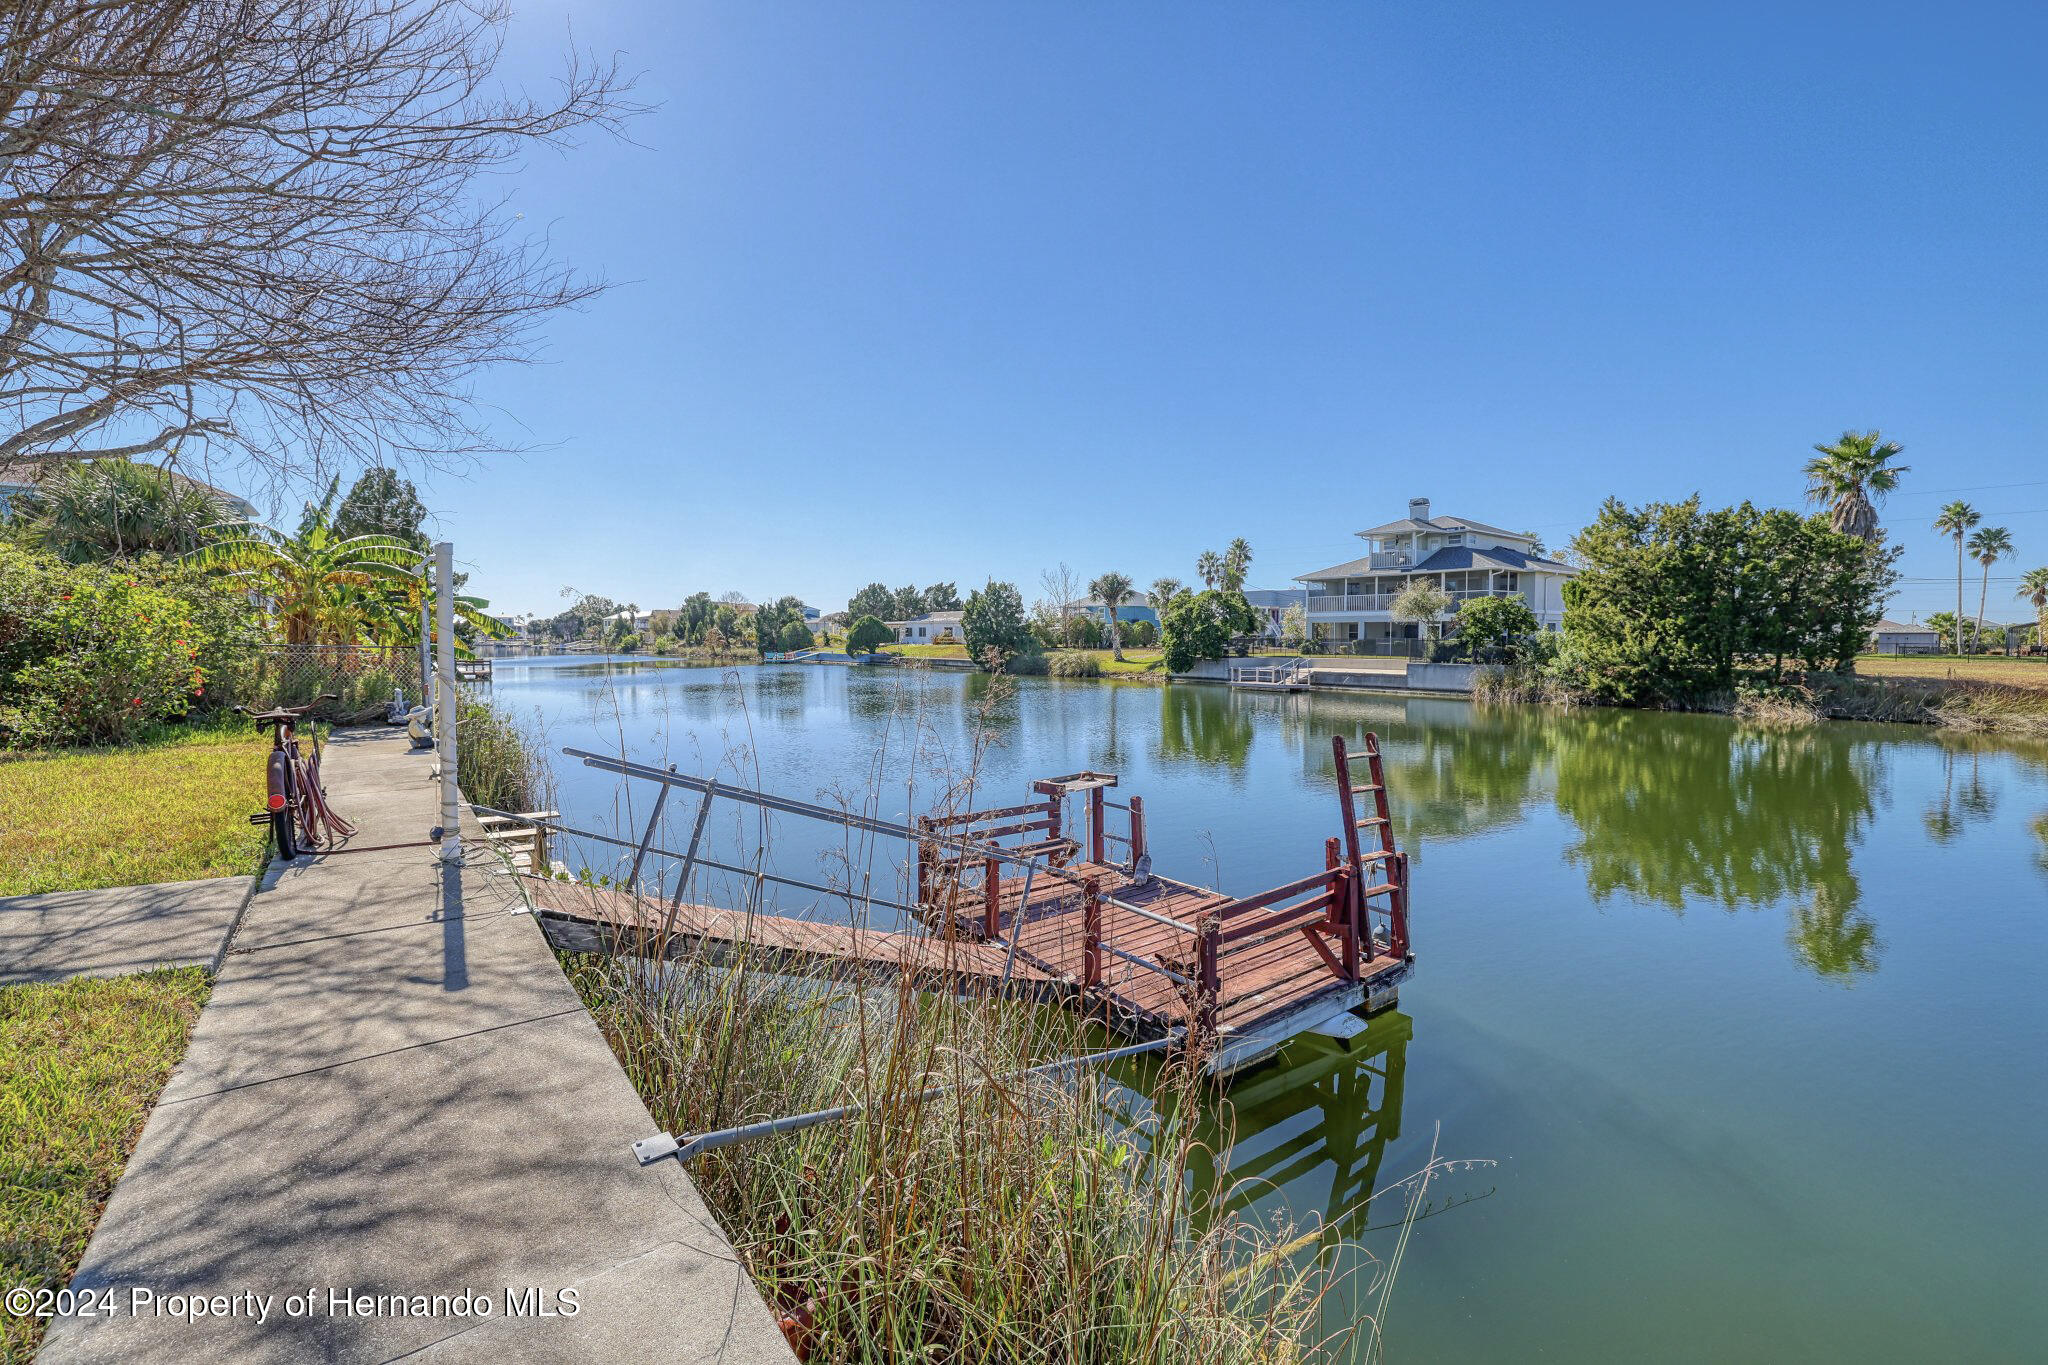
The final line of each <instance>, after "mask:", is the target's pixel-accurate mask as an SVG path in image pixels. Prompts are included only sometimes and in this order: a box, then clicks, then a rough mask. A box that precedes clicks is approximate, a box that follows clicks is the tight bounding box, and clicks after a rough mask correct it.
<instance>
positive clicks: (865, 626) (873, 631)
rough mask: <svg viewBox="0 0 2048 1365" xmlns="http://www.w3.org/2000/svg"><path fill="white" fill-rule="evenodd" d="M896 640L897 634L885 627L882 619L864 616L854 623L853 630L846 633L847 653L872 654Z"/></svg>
mask: <svg viewBox="0 0 2048 1365" xmlns="http://www.w3.org/2000/svg"><path fill="white" fill-rule="evenodd" d="M895 638H896V635H895V632H893V631H891V630H890V629H889V628H888V627H887V626H885V625H883V624H882V622H881V618H879V617H875V616H863V617H861V618H860V619H859V620H858V621H855V622H854V623H853V627H852V629H850V630H848V631H847V632H846V652H847V653H848V654H872V653H874V652H875V650H877V649H879V648H881V647H882V646H883V645H886V644H888V643H889V642H890V641H892V640H894V639H895Z"/></svg>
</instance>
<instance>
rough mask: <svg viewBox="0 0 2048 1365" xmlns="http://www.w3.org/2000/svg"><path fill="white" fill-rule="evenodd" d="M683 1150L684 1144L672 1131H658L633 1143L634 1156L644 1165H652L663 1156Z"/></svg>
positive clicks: (672, 1154)
mask: <svg viewBox="0 0 2048 1365" xmlns="http://www.w3.org/2000/svg"><path fill="white" fill-rule="evenodd" d="M682 1150H683V1144H682V1143H680V1142H678V1141H676V1139H675V1136H674V1135H673V1134H670V1133H656V1134H655V1135H654V1136H653V1137H650V1138H641V1139H640V1140H639V1141H638V1142H636V1143H634V1144H633V1156H634V1158H635V1159H636V1160H637V1161H639V1163H640V1164H641V1165H642V1166H652V1165H653V1164H654V1163H655V1162H657V1161H659V1160H661V1159H662V1158H663V1157H669V1156H674V1155H675V1154H676V1153H677V1152H680V1151H682Z"/></svg>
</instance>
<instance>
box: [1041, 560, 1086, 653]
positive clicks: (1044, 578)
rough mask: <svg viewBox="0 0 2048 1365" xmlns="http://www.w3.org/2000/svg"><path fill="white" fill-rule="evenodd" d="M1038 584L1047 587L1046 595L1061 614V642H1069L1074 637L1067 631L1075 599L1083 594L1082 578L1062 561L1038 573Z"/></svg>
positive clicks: (1054, 608) (1063, 643)
mask: <svg viewBox="0 0 2048 1365" xmlns="http://www.w3.org/2000/svg"><path fill="white" fill-rule="evenodd" d="M1038 586H1039V587H1041V588H1044V589H1045V595H1046V596H1047V597H1048V598H1050V599H1051V600H1052V605H1053V610H1055V611H1057V612H1058V613H1059V616H1060V644H1062V645H1065V644H1067V643H1069V642H1070V641H1071V640H1072V639H1073V637H1072V636H1071V635H1069V634H1068V633H1067V626H1068V620H1069V618H1070V617H1072V616H1073V614H1074V601H1075V599H1076V598H1078V597H1080V595H1081V578H1080V575H1078V574H1076V573H1075V572H1074V571H1073V570H1072V569H1070V568H1068V567H1067V566H1066V565H1065V564H1064V563H1062V564H1061V565H1060V566H1059V567H1058V568H1056V569H1047V570H1046V571H1045V572H1043V573H1041V574H1039V575H1038Z"/></svg>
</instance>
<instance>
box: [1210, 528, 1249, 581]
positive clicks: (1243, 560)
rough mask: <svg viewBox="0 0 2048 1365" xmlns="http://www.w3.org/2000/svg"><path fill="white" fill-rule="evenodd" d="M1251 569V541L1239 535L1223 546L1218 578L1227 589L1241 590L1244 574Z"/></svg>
mask: <svg viewBox="0 0 2048 1365" xmlns="http://www.w3.org/2000/svg"><path fill="white" fill-rule="evenodd" d="M1251 571H1252V547H1251V542H1250V541H1248V540H1246V539H1245V538H1244V537H1243V536H1239V537H1238V538H1237V539H1235V540H1233V541H1231V542H1230V544H1228V545H1226V546H1224V547H1223V572H1222V573H1221V574H1220V575H1218V579H1219V581H1220V582H1221V583H1222V585H1223V587H1224V588H1225V589H1226V590H1227V591H1230V592H1243V591H1244V580H1245V575H1247V574H1249V573H1250V572H1251Z"/></svg>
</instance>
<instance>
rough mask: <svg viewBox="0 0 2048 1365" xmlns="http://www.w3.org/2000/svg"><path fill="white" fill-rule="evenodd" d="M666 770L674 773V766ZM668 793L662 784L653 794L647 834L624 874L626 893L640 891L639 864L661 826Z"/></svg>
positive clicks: (643, 860)
mask: <svg viewBox="0 0 2048 1365" xmlns="http://www.w3.org/2000/svg"><path fill="white" fill-rule="evenodd" d="M668 770H669V771H670V772H674V771H675V770H676V765H675V764H673V763H671V764H669V765H668ZM668 793H669V786H668V784H667V783H666V782H664V783H662V784H661V790H660V791H658V792H656V793H655V794H654V812H653V813H652V814H651V815H649V816H648V817H647V832H646V833H645V834H643V835H641V836H640V847H639V848H637V849H635V850H634V851H633V870H632V871H631V872H628V873H627V874H626V889H627V890H628V891H638V890H639V889H640V864H641V863H643V862H645V861H646V860H647V846H648V845H649V844H651V843H653V842H654V831H655V830H656V829H658V828H659V827H660V825H661V808H662V807H663V806H666V805H667V804H668Z"/></svg>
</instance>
